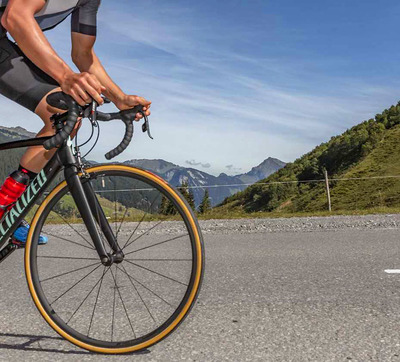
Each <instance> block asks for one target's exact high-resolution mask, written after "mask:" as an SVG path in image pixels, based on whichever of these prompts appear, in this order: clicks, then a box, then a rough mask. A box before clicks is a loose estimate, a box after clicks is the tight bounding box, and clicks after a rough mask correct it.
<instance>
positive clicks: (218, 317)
mask: <svg viewBox="0 0 400 362" xmlns="http://www.w3.org/2000/svg"><path fill="white" fill-rule="evenodd" d="M205 241H206V251H207V270H206V277H205V280H204V285H203V289H202V292H201V295H200V298H199V301H198V303H197V306H196V308H195V309H194V310H193V311H192V314H191V315H190V316H189V317H188V319H187V320H186V321H185V322H184V324H183V325H182V326H181V327H180V328H179V329H178V330H177V331H176V332H175V333H174V334H173V335H172V336H171V337H169V338H168V339H167V340H165V341H163V342H161V343H159V344H158V345H156V346H154V347H152V348H151V349H150V350H148V351H145V352H143V353H141V354H133V355H128V356H101V355H95V354H91V353H88V352H86V351H84V350H80V349H78V348H76V347H74V346H72V345H71V344H69V343H68V342H65V341H63V340H62V339H60V338H59V337H58V335H56V334H55V333H54V332H53V331H52V330H51V329H50V327H48V326H47V324H46V323H45V322H44V321H43V320H42V318H41V317H40V315H39V313H38V312H37V310H36V309H35V307H34V305H33V302H32V301H31V299H30V296H29V293H28V290H27V286H26V282H25V277H24V274H23V272H22V271H23V264H22V262H23V252H22V251H17V252H15V253H14V254H13V255H12V256H11V257H10V258H9V259H7V260H6V261H5V262H4V263H3V264H1V265H0V270H1V275H2V279H1V282H0V283H1V294H0V308H1V309H0V310H1V314H0V326H1V327H0V360H1V361H92V360H93V361H106V360H107V361H108V360H110V361H181V360H182V361H274V362H275V361H349V360H351V361H400V274H387V273H385V270H386V269H396V268H398V269H400V229H397V228H395V229H382V228H381V229H376V230H351V229H346V230H338V231H312V232H309V231H304V232H288V231H285V232H273V233H267V232H256V233H247V234H239V233H236V234H233V235H229V234H228V235H226V234H218V233H208V234H206V235H205Z"/></svg>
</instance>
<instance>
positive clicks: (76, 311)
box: [66, 268, 110, 325]
mask: <svg viewBox="0 0 400 362" xmlns="http://www.w3.org/2000/svg"><path fill="white" fill-rule="evenodd" d="M108 269H110V268H108ZM106 273H107V272H106ZM104 275H105V273H104V272H103V275H102V276H101V277H100V279H99V280H98V281H97V282H96V284H95V285H94V286H93V288H92V289H90V291H89V293H88V294H87V295H86V297H85V298H84V299H83V300H82V302H81V304H79V306H78V308H76V310H75V311H74V313H72V315H71V317H70V318H69V319H68V321H67V322H66V324H67V325H68V323H69V322H70V321H71V319H72V318H73V317H74V315H75V314H76V313H78V310H79V309H80V308H81V307H82V305H83V303H85V301H86V300H87V299H88V298H89V296H90V294H92V292H93V290H94V289H95V288H96V287H97V285H98V284H99V283H100V281H102V280H103V278H104Z"/></svg>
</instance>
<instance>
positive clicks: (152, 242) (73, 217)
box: [0, 92, 204, 354]
mask: <svg viewBox="0 0 400 362" xmlns="http://www.w3.org/2000/svg"><path fill="white" fill-rule="evenodd" d="M47 102H48V103H49V104H50V105H51V106H53V107H56V108H58V109H61V110H63V111H65V112H63V113H57V114H55V115H54V116H53V117H52V122H53V124H54V127H55V130H56V134H55V136H53V137H41V138H35V139H28V140H20V141H15V142H10V143H5V144H2V145H0V150H7V149H14V148H20V147H27V146H43V147H45V148H46V149H48V150H50V149H53V148H57V150H56V152H55V155H54V156H53V157H52V159H51V160H50V161H49V162H48V164H47V165H46V167H45V168H44V169H43V170H42V171H41V172H40V173H39V174H38V175H37V177H36V178H35V179H34V180H33V181H32V182H31V183H30V185H29V186H28V188H27V189H26V191H25V192H24V194H23V195H22V196H21V198H20V199H19V200H17V202H16V203H15V204H14V205H13V206H12V207H11V208H10V209H9V210H8V211H7V212H6V214H5V215H4V217H3V219H2V220H1V221H0V246H1V248H2V249H1V251H0V261H4V260H5V259H6V258H7V257H8V256H9V255H11V254H12V253H13V252H14V251H15V250H16V249H18V248H19V247H20V246H19V245H16V244H15V243H13V242H12V238H11V236H12V234H13V233H14V231H15V230H16V228H17V227H18V226H19V224H20V223H21V221H22V220H23V219H24V218H26V217H27V216H28V213H29V212H30V214H32V212H33V211H34V216H33V218H32V220H31V226H30V229H29V234H28V239H27V242H26V245H25V274H26V280H27V282H28V287H29V291H30V294H31V296H32V298H33V301H34V303H35V305H36V307H37V309H38V310H39V312H40V313H41V315H42V316H43V317H44V319H45V320H46V322H47V323H48V324H49V325H50V326H51V327H52V328H53V329H54V330H55V331H56V332H57V333H58V334H60V335H61V336H62V337H63V338H65V339H66V340H68V341H70V342H72V343H73V344H75V345H77V346H79V347H82V348H84V349H87V350H89V351H93V352H99V353H110V354H111V353H113V354H117V353H130V352H135V351H140V350H143V349H146V348H148V347H150V346H152V345H154V344H155V343H157V342H159V341H161V340H162V339H164V338H165V337H167V336H168V335H170V334H171V332H173V331H174V330H175V329H176V328H177V327H178V326H179V324H180V323H181V322H182V321H183V320H184V318H185V317H186V316H187V315H188V313H189V311H190V310H191V308H192V307H193V305H194V303H195V301H196V298H197V296H198V293H199V290H200V286H201V282H202V277H203V270H204V247H203V240H202V235H201V231H200V228H199V225H198V222H197V220H196V217H195V215H194V213H193V211H192V210H191V209H190V207H189V205H188V203H187V202H186V200H185V199H184V198H183V197H182V195H181V194H180V193H179V192H178V191H177V190H176V189H175V188H174V187H172V186H170V185H169V184H168V183H167V182H166V181H164V180H163V179H161V178H160V177H158V176H157V175H155V174H153V173H151V172H149V171H146V170H144V169H140V168H134V167H129V166H127V165H124V164H104V165H97V164H96V165H92V166H88V165H87V164H86V162H85V161H84V157H83V156H82V155H81V153H80V152H81V151H80V149H81V148H80V146H81V145H79V144H78V141H77V137H75V140H76V141H75V142H73V141H72V138H71V132H73V130H74V128H75V127H76V124H77V122H78V119H86V118H88V119H89V120H90V122H91V125H92V136H93V133H94V132H95V129H97V130H98V135H99V132H100V128H99V122H101V121H103V122H110V121H113V120H119V121H122V122H123V123H125V126H126V132H125V136H124V139H123V141H122V142H121V143H120V145H119V146H118V147H116V148H115V149H113V150H112V151H110V152H109V153H107V154H106V158H107V159H108V160H110V159H112V158H114V157H116V156H118V155H119V154H121V153H122V152H123V151H124V150H125V149H126V148H127V147H128V145H129V144H130V142H131V140H132V138H133V132H134V126H133V120H134V119H135V115H136V114H137V113H138V112H140V113H142V115H143V116H144V123H143V125H142V130H143V132H147V133H148V134H149V136H150V137H151V134H150V129H149V121H148V118H147V117H146V116H145V115H144V113H143V112H142V107H140V106H138V107H135V108H133V109H131V110H127V111H121V112H118V113H103V112H100V111H98V110H97V103H96V102H94V101H93V102H92V103H91V104H90V105H87V106H86V107H81V106H79V105H78V104H77V103H76V102H74V101H73V99H72V98H71V97H69V96H67V95H66V94H64V93H62V92H57V93H53V94H51V95H50V96H48V98H47ZM98 135H97V140H98ZM97 140H96V143H97ZM56 182H58V184H57V185H56V186H55V187H54V188H52V185H54V184H55V183H56ZM48 189H51V191H46V190H48ZM32 210H33V211H32ZM41 234H42V235H45V236H47V237H48V239H49V241H48V244H47V245H46V246H41V245H38V240H39V236H40V235H41Z"/></svg>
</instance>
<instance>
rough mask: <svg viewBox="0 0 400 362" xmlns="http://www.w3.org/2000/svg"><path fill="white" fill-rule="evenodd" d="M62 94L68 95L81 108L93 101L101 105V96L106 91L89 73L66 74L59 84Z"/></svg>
mask: <svg viewBox="0 0 400 362" xmlns="http://www.w3.org/2000/svg"><path fill="white" fill-rule="evenodd" d="M60 86H61V89H62V90H63V92H64V93H67V94H69V95H70V96H71V97H72V98H74V99H75V101H77V102H78V103H79V104H80V105H81V106H84V105H85V104H88V103H90V102H91V101H92V99H94V100H95V101H96V102H97V103H98V104H103V103H104V101H103V99H102V98H101V96H100V95H101V94H102V93H103V92H104V91H105V90H106V88H104V87H103V86H102V85H101V84H100V82H99V81H98V80H97V78H96V76H95V75H93V74H89V73H71V74H68V75H67V76H66V77H65V78H64V80H63V81H62V83H61V84H60Z"/></svg>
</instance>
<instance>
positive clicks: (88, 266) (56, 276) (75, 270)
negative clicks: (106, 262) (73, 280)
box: [40, 263, 98, 283]
mask: <svg viewBox="0 0 400 362" xmlns="http://www.w3.org/2000/svg"><path fill="white" fill-rule="evenodd" d="M97 264H98V263H93V264H90V265H87V266H84V267H82V268H78V269H74V270H71V271H68V272H66V273H62V274H58V275H55V276H54V277H50V278H46V279H43V280H40V283H43V282H47V281H48V280H52V279H56V278H60V277H62V276H64V275H68V274H72V273H75V272H77V271H80V270H83V269H87V268H90V267H91V266H94V265H97Z"/></svg>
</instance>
